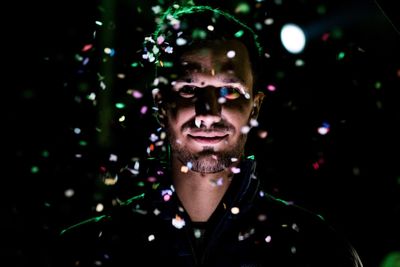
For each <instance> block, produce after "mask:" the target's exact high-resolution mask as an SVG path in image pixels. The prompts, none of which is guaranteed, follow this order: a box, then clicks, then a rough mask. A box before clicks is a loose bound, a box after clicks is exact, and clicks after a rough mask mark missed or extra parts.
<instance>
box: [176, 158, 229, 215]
mask: <svg viewBox="0 0 400 267" xmlns="http://www.w3.org/2000/svg"><path fill="white" fill-rule="evenodd" d="M182 166H184V165H183V164H182V163H181V161H180V160H179V159H177V158H176V157H172V179H173V183H174V187H175V190H176V193H177V195H178V197H179V199H180V201H181V203H182V205H183V207H184V208H185V210H186V212H187V213H188V214H189V216H190V219H191V220H192V221H193V222H206V221H207V220H208V219H209V218H210V216H211V214H212V213H213V212H214V211H215V209H216V208H217V206H218V204H219V203H220V201H221V199H222V197H223V196H224V194H225V192H226V191H227V190H228V187H229V185H230V182H231V180H232V177H233V173H232V172H231V171H230V168H226V169H224V170H223V171H220V172H216V173H200V172H195V171H191V170H188V171H187V172H186V171H182V169H181V168H182Z"/></svg>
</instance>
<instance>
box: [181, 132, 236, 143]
mask: <svg viewBox="0 0 400 267" xmlns="http://www.w3.org/2000/svg"><path fill="white" fill-rule="evenodd" d="M188 137H189V138H190V139H192V140H194V141H195V142H197V143H202V144H208V145H210V144H217V143H219V142H221V141H222V140H224V139H226V138H227V137H228V134H225V135H220V134H218V135H216V134H214V135H209V134H207V135H206V134H204V135H191V134H188Z"/></svg>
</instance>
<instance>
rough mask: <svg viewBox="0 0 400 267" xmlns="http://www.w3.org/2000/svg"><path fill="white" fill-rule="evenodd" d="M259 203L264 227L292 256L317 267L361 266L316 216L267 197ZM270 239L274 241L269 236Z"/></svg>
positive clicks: (340, 238)
mask: <svg viewBox="0 0 400 267" xmlns="http://www.w3.org/2000/svg"><path fill="white" fill-rule="evenodd" d="M259 200H260V202H259V212H264V213H265V222H266V223H265V226H266V227H267V228H269V229H271V232H272V233H275V235H276V236H275V237H276V238H275V240H277V239H278V241H279V243H280V244H284V246H288V247H290V250H291V251H293V253H298V254H301V255H302V256H305V257H306V258H308V259H311V260H312V261H313V262H314V263H316V264H317V266H318V264H320V265H321V266H352V267H355V266H358V267H361V266H362V264H361V261H360V258H359V256H358V254H357V252H356V250H355V249H354V247H353V246H352V245H351V243H350V242H349V240H348V239H347V237H346V236H345V235H344V234H343V233H341V232H339V231H338V230H336V229H335V228H334V227H333V226H332V224H330V222H328V221H327V220H326V219H325V218H324V217H323V216H321V215H320V214H318V213H315V212H313V211H312V210H309V209H307V208H305V207H302V206H300V205H296V204H294V203H291V202H288V201H285V200H282V199H279V198H276V197H274V196H272V195H269V194H265V195H262V196H261V197H260V198H259ZM270 237H271V240H272V239H274V236H273V234H271V236H270ZM311 266H314V265H311Z"/></svg>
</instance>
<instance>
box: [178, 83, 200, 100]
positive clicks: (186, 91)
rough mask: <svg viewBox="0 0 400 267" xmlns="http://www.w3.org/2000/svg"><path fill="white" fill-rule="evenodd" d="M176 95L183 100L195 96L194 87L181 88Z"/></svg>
mask: <svg viewBox="0 0 400 267" xmlns="http://www.w3.org/2000/svg"><path fill="white" fill-rule="evenodd" d="M178 94H179V95H180V96H181V97H183V98H192V97H194V96H195V94H196V87H193V86H183V87H182V88H181V89H179V90H178Z"/></svg>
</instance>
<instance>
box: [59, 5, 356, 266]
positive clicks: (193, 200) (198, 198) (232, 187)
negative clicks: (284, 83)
mask: <svg viewBox="0 0 400 267" xmlns="http://www.w3.org/2000/svg"><path fill="white" fill-rule="evenodd" d="M259 56H260V54H259V44H258V41H257V37H256V36H255V35H254V33H253V31H252V30H251V29H250V28H248V27H247V26H246V25H244V24H243V23H241V22H239V21H237V20H236V19H234V18H233V17H232V16H230V15H228V14H226V13H224V12H222V11H220V10H214V9H212V8H210V7H207V6H190V7H184V8H181V7H173V8H171V9H169V10H168V11H167V12H166V14H165V15H164V17H163V20H162V22H161V23H160V27H159V28H158V29H157V31H156V33H155V35H154V36H152V37H151V38H147V42H146V50H145V54H144V58H145V59H147V60H148V61H149V62H151V63H154V64H156V75H157V76H156V77H157V80H160V79H161V77H163V78H164V80H166V82H164V83H157V82H156V83H155V86H157V88H154V90H153V96H154V101H155V104H156V108H157V116H158V121H159V122H160V124H161V125H162V126H163V127H164V128H165V130H166V133H167V137H168V147H169V149H170V155H169V158H168V162H167V163H168V164H167V166H166V167H165V168H164V169H159V170H158V171H157V175H156V177H153V179H151V180H150V181H148V184H149V187H148V190H147V191H145V192H143V194H139V195H137V196H135V197H133V198H131V199H129V200H128V201H126V202H124V203H122V204H121V205H120V206H119V207H117V208H116V209H115V211H112V212H111V213H110V214H106V215H103V216H100V217H96V218H93V219H89V220H88V221H85V222H82V223H79V224H77V225H74V226H72V227H70V228H68V229H66V230H65V231H63V232H62V235H61V237H62V239H63V240H62V243H61V244H62V247H61V248H60V251H62V252H63V253H61V254H63V255H62V256H60V257H58V255H57V256H56V257H55V262H56V265H55V266H94V265H97V266H142V265H143V266H161V265H168V266H324V267H327V266H329V267H330V266H332V267H333V266H337V267H339V266H340V267H347V266H362V264H361V262H360V260H359V257H358V255H357V253H356V252H355V250H354V249H353V248H352V246H351V245H350V244H349V243H348V242H347V241H346V240H345V239H344V238H343V237H341V236H340V234H338V233H336V232H335V231H334V230H333V229H331V227H330V226H329V225H327V224H326V223H325V222H324V220H323V219H322V218H320V217H319V216H317V215H315V214H313V213H311V212H309V211H307V210H305V209H302V208H300V207H297V206H294V205H290V204H288V203H286V202H285V201H282V200H278V199H276V198H274V197H272V196H270V195H269V194H267V193H266V192H264V191H263V190H262V188H261V185H260V182H261V180H260V179H259V178H258V177H257V175H256V172H255V160H254V159H252V157H246V155H245V144H246V138H247V133H248V132H249V130H250V128H251V127H252V126H254V125H257V121H256V120H257V116H258V113H259V110H260V108H261V104H262V100H263V98H264V95H263V94H262V93H260V92H258V91H257V85H258V82H259V77H257V76H256V73H257V72H258V71H259V70H258V67H259V64H258V61H257V59H258V58H259ZM167 62H173V67H172V68H166V67H165V65H166V63H167Z"/></svg>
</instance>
